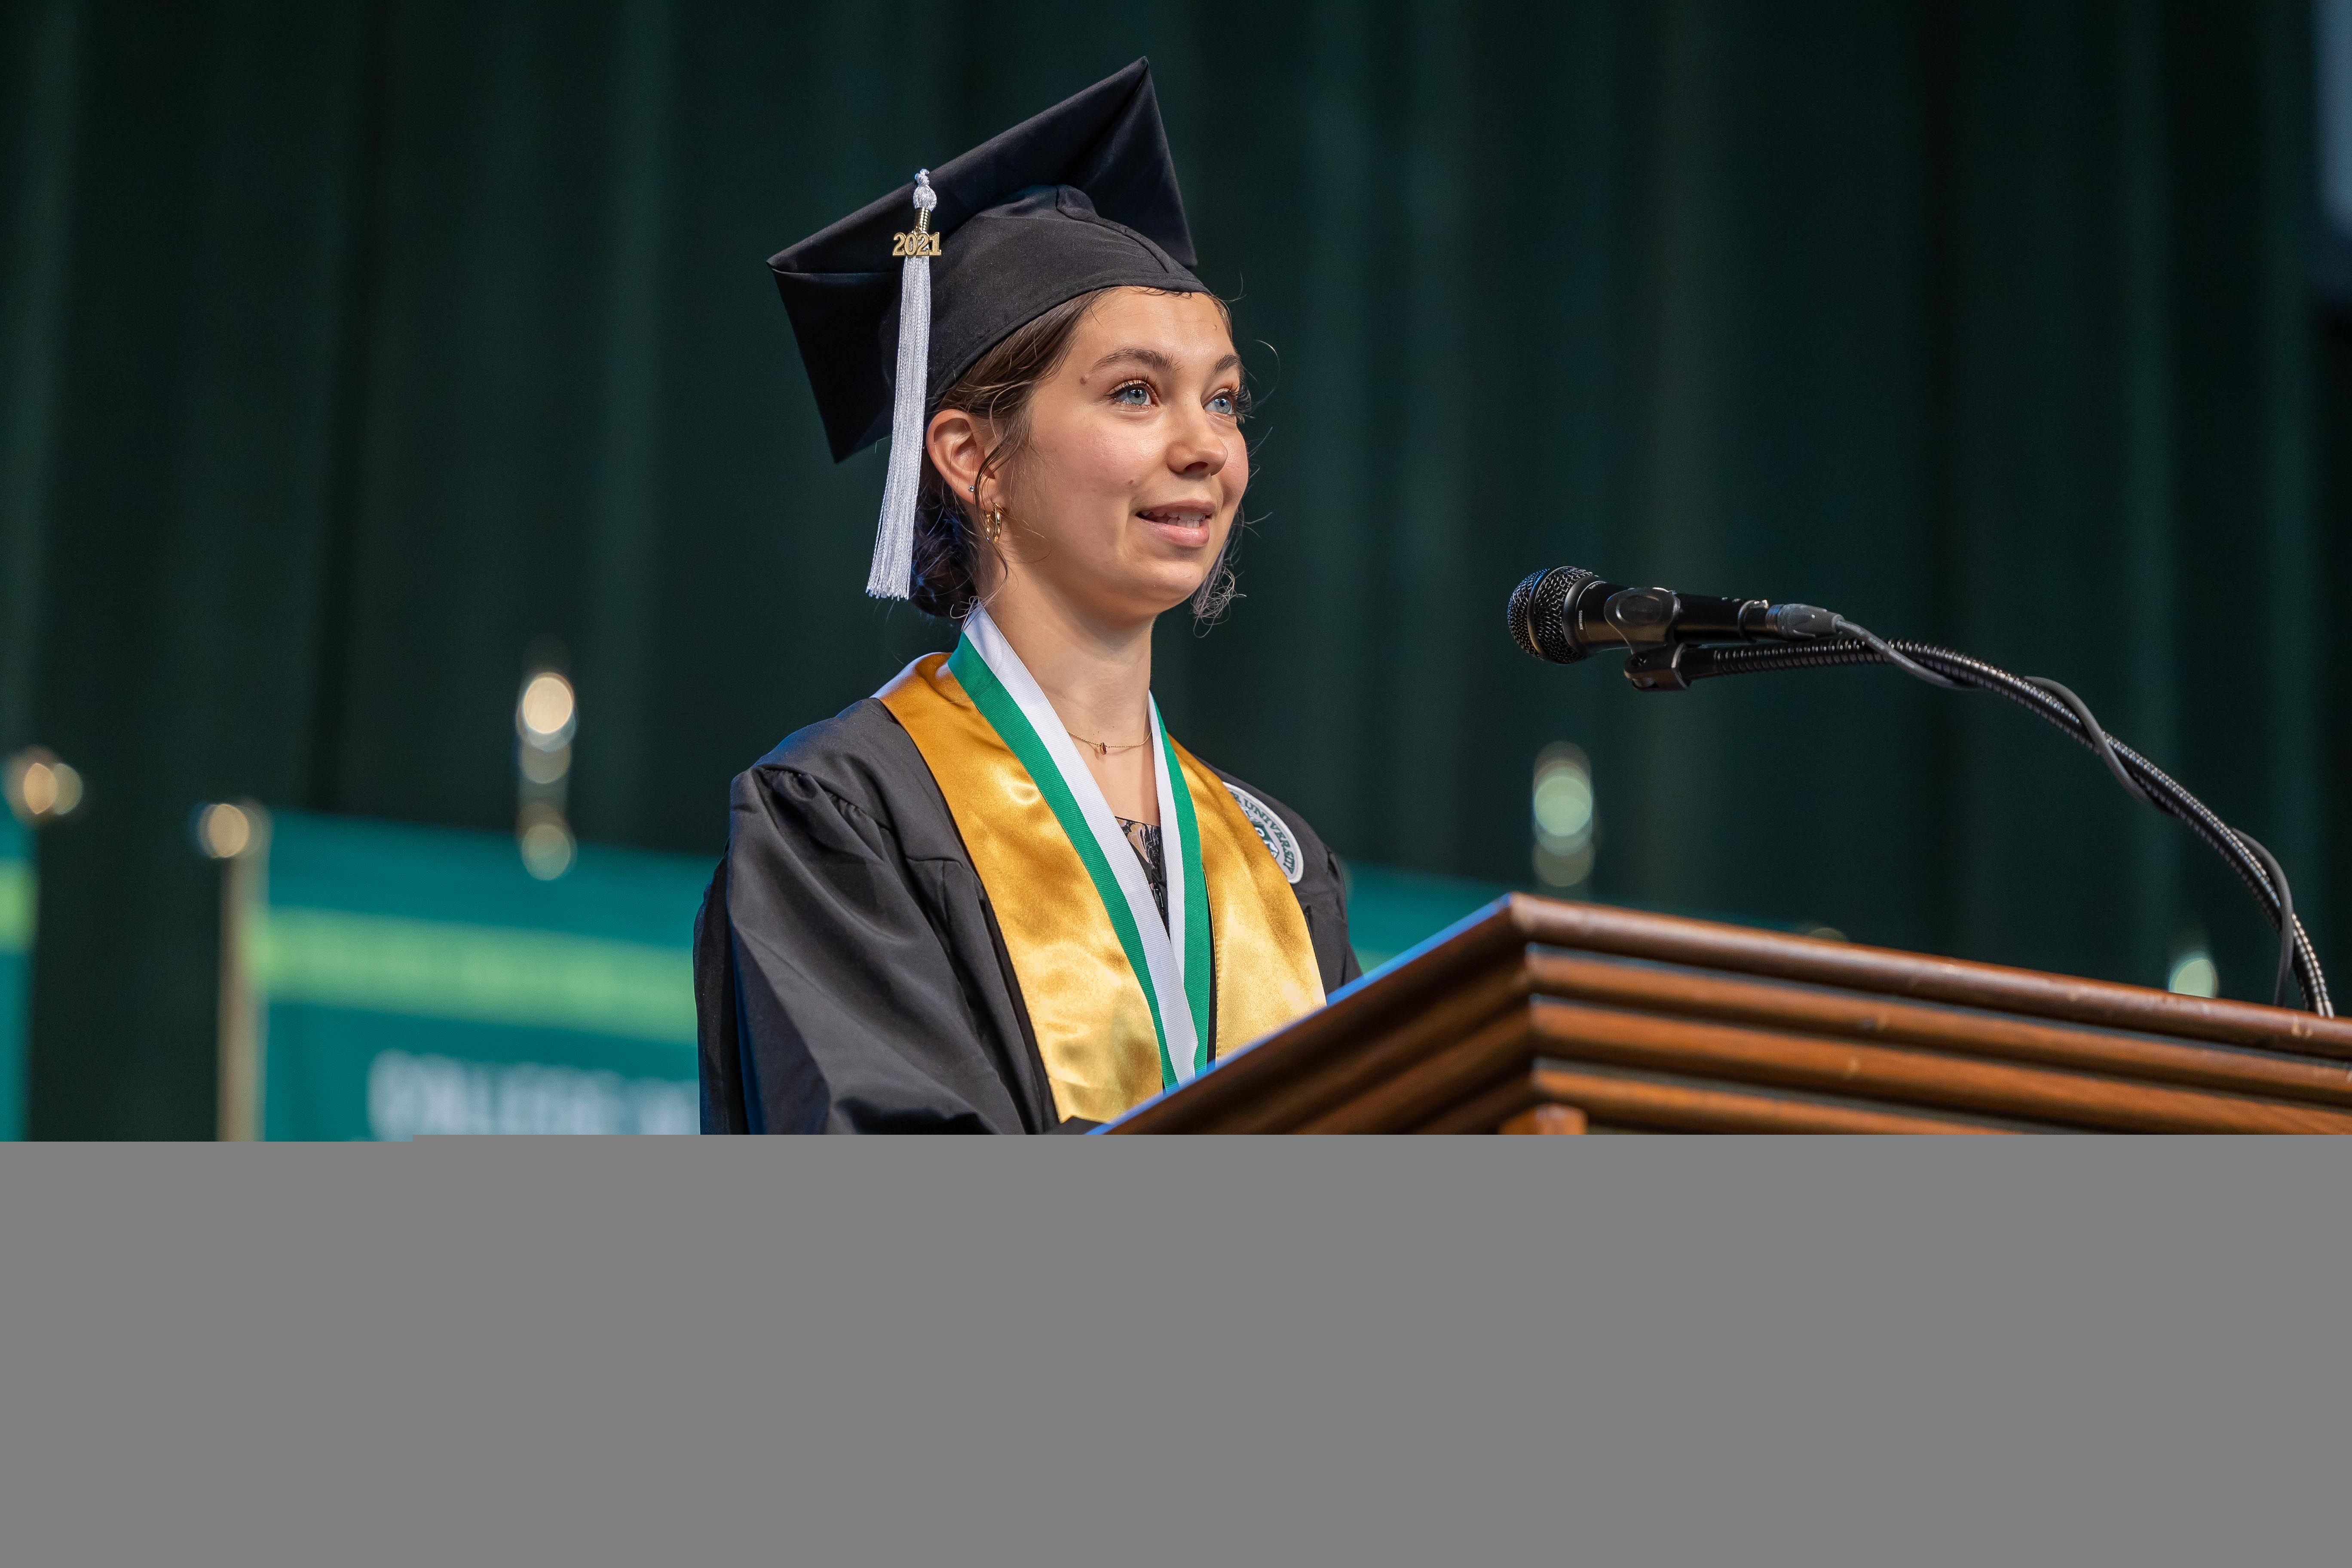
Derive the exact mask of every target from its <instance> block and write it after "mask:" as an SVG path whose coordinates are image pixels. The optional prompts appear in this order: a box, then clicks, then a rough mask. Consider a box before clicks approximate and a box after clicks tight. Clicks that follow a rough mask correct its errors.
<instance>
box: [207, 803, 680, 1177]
mask: <svg viewBox="0 0 2352 1568" xmlns="http://www.w3.org/2000/svg"><path fill="white" fill-rule="evenodd" d="M257 861H258V864H257V866H256V868H255V870H257V872H258V874H257V875H255V876H253V877H252V879H251V889H252V890H251V893H250V896H249V897H247V899H246V900H244V901H243V903H242V904H241V906H240V907H241V910H242V911H243V912H242V913H241V915H240V917H239V918H238V919H237V920H236V921H234V922H233V923H234V925H235V927H236V940H237V941H238V942H240V943H241V944H242V948H241V952H239V953H238V954H236V955H235V956H234V957H233V958H232V961H231V963H229V964H228V965H227V966H226V973H228V974H229V975H231V976H236V975H239V974H242V975H243V976H246V977H247V979H246V982H245V983H246V984H249V986H250V991H251V997H252V1005H253V1007H254V1009H255V1013H256V1018H255V1023H256V1027H255V1029H254V1038H255V1046H254V1049H255V1052H256V1054H257V1057H258V1058H259V1062H260V1064H261V1067H260V1071H259V1072H258V1074H257V1082H258V1085H259V1098H260V1104H259V1106H258V1107H257V1110H258V1115H257V1117H256V1118H255V1119H254V1121H255V1124H256V1125H257V1126H258V1128H259V1129H260V1131H261V1134H262V1136H264V1137H266V1138H270V1139H310V1140H316V1139H336V1140H342V1139H404V1138H414V1137H418V1136H422V1135H428V1134H443V1133H480V1132H495V1133H518V1132H572V1133H623V1132H692V1131H696V1130H697V1129H698V1125H699V1121H700V1110H699V1107H700V1101H699V1098H698V1089H697V1085H696V1063H695V1044H694V1039H695V1037H694V985H693V963H692V957H691V952H690V943H691V941H692V936H693V930H694V914H695V910H696V909H697V907H698V905H699V904H700V902H701V899H702V892H703V888H704V886H705V885H706V884H707V883H708V882H709V879H710V870H711V862H710V861H709V860H708V859H705V858H701V857H688V856H667V855H654V854H646V853H643V852H639V851H635V850H626V849H614V848H604V847H598V846H595V845H584V846H583V847H581V849H580V852H579V857H578V859H577V861H576V862H575V864H574V865H573V866H572V868H571V869H570V870H569V871H567V872H566V873H565V874H564V875H563V876H562V877H560V878H558V879H555V880H553V881H545V882H542V881H539V880H536V879H533V878H532V877H531V876H530V874H529V873H528V872H526V871H525V870H524V868H523V865H522V860H521V858H520V856H519V855H518V854H517V852H516V849H515V845H514V841H513V840H512V839H510V838H508V837H505V836H503V835H497V834H480V833H463V832H453V831H449V830H445V829H435V828H425V827H411V826H400V825H395V824H390V823H381V822H366V821H358V820H353V819H349V818H339V817H326V816H306V815H300V814H296V813H287V814H284V815H281V816H276V817H275V818H273V819H272V821H271V824H270V829H269V834H268V845H267V848H266V849H265V850H263V851H262V852H261V855H260V856H259V857H257ZM232 875H236V870H235V869H234V868H233V869H232Z"/></svg>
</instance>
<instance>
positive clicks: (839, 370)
mask: <svg viewBox="0 0 2352 1568" xmlns="http://www.w3.org/2000/svg"><path fill="white" fill-rule="evenodd" d="M929 184H930V188H931V190H932V191H934V192H936V193H937V195H938V205H937V206H936V207H935V208H933V209H932V210H931V213H930V229H931V232H933V233H935V234H938V235H940V236H941V237H942V239H941V244H940V252H939V256H938V258H937V259H936V260H935V261H932V262H931V263H930V266H931V268H933V269H934V271H933V276H932V277H931V279H930V280H929V289H931V296H930V342H929V353H928V356H927V358H928V362H929V363H928V364H927V366H926V372H927V374H925V376H924V386H923V399H922V401H923V405H924V406H925V407H926V408H928V407H929V405H931V404H932V403H933V402H935V401H936V400H937V399H938V398H939V396H940V394H942V393H944V392H945V391H946V390H947V389H948V388H949V387H950V386H951V385H953V384H954V383H955V380H956V378H957V377H959V376H961V375H962V374H963V373H964V372H966V371H968V370H970V369H971V367H972V365H973V364H974V363H976V362H978V360H979V359H980V357H981V355H982V354H984V353H987V352H988V351H989V350H990V349H992V348H993V347H994V346H995V345H996V344H997V343H999V342H1003V340H1004V338H1005V336H1006V335H1007V334H1008V333H1010V332H1012V331H1013V330H1014V329H1016V328H1018V327H1021V326H1024V325H1025V324H1026V323H1028V322H1029V321H1034V320H1035V319H1036V318H1037V317H1038V316H1039V315H1041V314H1043V313H1044V312H1045V311H1046V310H1051V309H1053V308H1054V307H1055V305H1059V304H1061V303H1063V302H1064V301H1065V300H1075V299H1076V298H1077V297H1078V296H1079V295H1081V294H1087V293H1091V292H1092V291H1094V290H1095V289H1112V288H1120V287H1129V286H1135V287H1142V288H1150V289H1181V290H1183V291H1186V292H1199V291H1202V289H1203V285H1202V283H1201V281H1200V279H1196V278H1194V277H1193V276H1192V272H1191V270H1190V268H1192V266H1193V264H1194V259H1195V258H1194V256H1193V253H1192V231H1191V230H1190V229H1189V228H1188V227H1187V226H1185V223H1184V202H1183V198H1182V197H1181V196H1180V195H1178V194H1177V190H1176V167H1175V164H1174V163H1173V162H1172V161H1171V159H1170V158H1169V155H1168V135H1167V132H1165V131H1164V130H1163V129H1162V128H1161V126H1160V101H1159V99H1158V97H1157V96H1156V95H1155V94H1154V93H1153V92H1152V90H1151V67H1150V62H1149V61H1146V60H1138V61H1136V62H1135V63H1134V64H1133V65H1131V66H1129V67H1128V68H1126V69H1125V70H1122V71H1120V72H1118V74H1117V75H1116V76H1112V77H1108V78H1107V79H1104V80H1102V81H1098V82H1097V83H1095V85H1094V86H1092V87H1090V88H1087V89H1086V90H1085V91H1084V92H1081V93H1079V94H1077V95H1076V97H1074V98H1071V99H1067V100H1065V101H1063V102H1061V103H1058V104H1055V106H1054V107H1053V108H1051V109H1049V110H1045V113H1043V114H1040V115H1038V116H1036V117H1035V118H1034V119H1033V120H1027V121H1023V122H1022V123H1021V124H1019V125H1016V126H1014V127H1013V129H1012V130H1010V131H1007V132H1003V134H1002V135H999V136H996V137H994V138H993V139H992V140H990V141H988V142H983V143H982V145H980V146H978V147H975V148H973V149H972V150H971V152H969V153H964V154H963V155H962V156H961V157H960V158H957V159H956V160H954V161H953V162H952V163H947V164H945V165H944V166H942V167H940V168H936V169H933V170H931V171H929ZM916 199H917V189H916V186H915V184H912V183H909V184H904V185H901V186H899V187H898V189H897V190H895V191H893V192H891V193H890V194H889V195H887V196H884V197H883V198H882V199H881V200H879V201H877V202H875V203H873V204H872V205H869V206H866V207H865V208H863V209H861V210H860V211H858V212H856V213H855V214H853V215H851V216H848V217H845V218H844V219H842V220H841V221H840V222H839V223H836V224H834V225H833V226H830V227H828V228H825V229H824V230H823V231H821V232H819V233H817V234H814V235H812V236H810V237H808V238H806V239H804V240H802V241H801V242H800V243H799V244H798V245H795V246H793V247H791V248H789V249H786V250H783V251H780V252H778V253H777V254H776V255H775V256H773V257H772V258H770V259H769V261H768V266H769V268H771V269H772V271H773V272H774V273H775V275H776V288H777V289H778V290H779V291H780V292H781V293H782V295H783V297H784V308H785V309H786V310H789V311H790V312H791V313H792V319H793V336H794V337H796V338H797V339H798V340H799V342H800V349H801V360H802V363H803V364H804V365H806V367H807V369H808V376H809V384H810V386H811V388H812V389H814V392H815V394H816V403H817V409H818V412H819V413H820V414H821V415H822V416H824V433H825V437H826V439H827V440H828V441H829V442H830V443H831V444H832V447H833V456H834V458H835V461H839V460H840V459H842V458H846V457H848V456H849V455H850V454H852V453H853V452H856V451H859V450H861V449H862V448H864V447H868V446H871V445H872V444H873V443H874V442H876V441H878V440H880V439H881V438H882V437H884V436H886V435H888V434H889V433H890V427H891V416H892V405H893V402H894V391H895V388H894V376H893V366H894V364H895V363H896V362H897V358H898V323H899V315H900V302H901V301H900V294H901V277H902V268H901V262H900V261H899V260H898V259H897V258H894V256H893V253H892V247H893V242H894V240H895V238H896V237H897V236H898V234H899V233H900V232H902V231H904V230H907V229H909V228H911V227H913V226H914V222H913V220H914V216H915V206H914V205H913V204H914V203H915V201H916Z"/></svg>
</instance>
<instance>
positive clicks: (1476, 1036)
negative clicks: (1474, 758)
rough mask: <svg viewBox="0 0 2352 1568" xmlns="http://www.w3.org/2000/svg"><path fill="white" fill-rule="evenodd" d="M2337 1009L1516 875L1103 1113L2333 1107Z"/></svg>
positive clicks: (1262, 1128) (1211, 1117) (2205, 1121)
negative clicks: (1703, 916)
mask: <svg viewBox="0 0 2352 1568" xmlns="http://www.w3.org/2000/svg"><path fill="white" fill-rule="evenodd" d="M2347 1064H2352V1022H2347V1021H2345V1020H2340V1019H2336V1018H2321V1017H2318V1016H2315V1015H2313V1014H2310V1013H2297V1012H2290V1011H2287V1010H2285V1009H2283V1008H2277V1007H2264V1006H2258V1005H2254V1004H2252V1003H2246V1002H2223V1001H2209V1000H2206V999H2203V998H2200V997H2194V996H2175V995H2172V994H2169V993H2168V992H2163V991H2150V990H2146V989H2143V988H2141V987H2139V986H2136V985H2117V984H2110V983H2108V982H2105V981H2097V980H2079V979H2074V978H2072V977H2070V976H2066V975H2062V974H2044V973H2038V972H2036V971H2033V970H2027V969H2004V968H2001V967H1999V966H1997V965H1994V964H1987V963H1962V962H1960V961H1958V960H1956V959H1948V958H1931V957H1927V956H1925V955H1923V954H1919V953H1912V952H1895V951H1893V950H1890V949H1886V948H1872V947H1856V946H1853V945H1852V944H1849V943H1846V942H1837V941H1830V940H1821V939H1815V938H1810V937H1797V936H1786V935H1781V934H1780V933H1777V932H1773V931H1755V930H1750V929H1748V928H1746V927H1741V926H1727V925H1717V924H1713V923H1711V922H1708V921H1693V920H1679V919H1675V918H1674V917H1672V916H1667V915H1652V914H1642V913H1639V912H1636V911H1633V910H1617V909H1605V908H1602V907H1600V906H1598V905H1593V904H1582V903H1564V902H1559V901H1557V900H1549V899H1537V898H1529V897H1527V896H1525V895H1521V894H1513V895H1512V896H1510V897H1508V898H1505V899H1501V900H1496V902H1495V903H1493V904H1491V905H1489V906H1488V907H1487V908H1486V910H1482V911H1481V912H1480V913H1479V914H1477V915H1476V916H1475V917H1473V918H1472V919H1470V920H1468V921H1464V922H1462V923H1461V924H1460V925H1458V926H1456V927H1454V929H1453V930H1452V931H1448V932H1446V933H1445V934H1444V935H1443V936H1441V937H1439V938H1437V939H1435V940H1434V941H1433V942H1430V943H1428V944H1426V945H1425V946H1424V947H1423V948H1422V949H1420V950H1419V951H1418V952H1414V953H1412V954H1410V955H1408V956H1407V957H1406V958H1405V959H1404V960H1403V961H1402V962H1401V963H1396V964H1393V965H1391V966H1390V967H1389V968H1386V969H1384V970H1381V972H1379V973H1375V974H1373V975H1371V976H1370V977H1368V978H1367V979H1365V980H1363V981H1361V982H1360V983H1359V984H1356V985H1354V986H1352V987H1350V988H1349V989H1348V990H1346V991H1343V992H1341V993H1340V994H1339V996H1338V997H1336V998H1335V999H1334V1000H1333V1001H1332V1002H1331V1004H1330V1005H1328V1006H1327V1007H1325V1008H1323V1009H1322V1010H1321V1011H1319V1012H1317V1013H1313V1014H1310V1015H1308V1016H1307V1017H1304V1018H1301V1019H1300V1020H1299V1021H1298V1022H1297V1023H1296V1024H1293V1025H1291V1026H1289V1027H1288V1028H1286V1029H1282V1030H1279V1031H1277V1032H1276V1033H1275V1034H1272V1035H1269V1036H1267V1037H1265V1038H1264V1039H1262V1040H1259V1041H1257V1042H1255V1044H1253V1045H1251V1046H1248V1047H1244V1049H1242V1050H1239V1051H1236V1052H1235V1053H1234V1055H1233V1056H1232V1057H1231V1058H1228V1059H1226V1060H1224V1061H1222V1062H1220V1063H1218V1064H1217V1066H1216V1067H1215V1068H1213V1070H1212V1071H1210V1072H1207V1073H1204V1074H1202V1076H1201V1077H1200V1078H1198V1079H1194V1080H1193V1081H1192V1082H1191V1083H1189V1084H1186V1085H1185V1086H1183V1087H1182V1088H1181V1089H1172V1090H1171V1091H1170V1092H1168V1093H1166V1094H1163V1095H1161V1096H1160V1097H1159V1098H1158V1099H1156V1100H1148V1101H1146V1102H1145V1103H1144V1104H1142V1105H1139V1106H1138V1107H1137V1108H1136V1109H1135V1110H1132V1111H1129V1113H1128V1114H1127V1115H1126V1116H1124V1117H1122V1118H1120V1119H1119V1120H1118V1121H1115V1122H1113V1123H1111V1124H1110V1126H1108V1128H1106V1129H1105V1130H1104V1131H1107V1132H1110V1133H1129V1132H1496V1131H1500V1132H1581V1131H1628V1132H1631V1131H1657V1132H2043V1131H2047V1132H2054V1131H2134V1132H2352V1065H2347Z"/></svg>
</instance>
